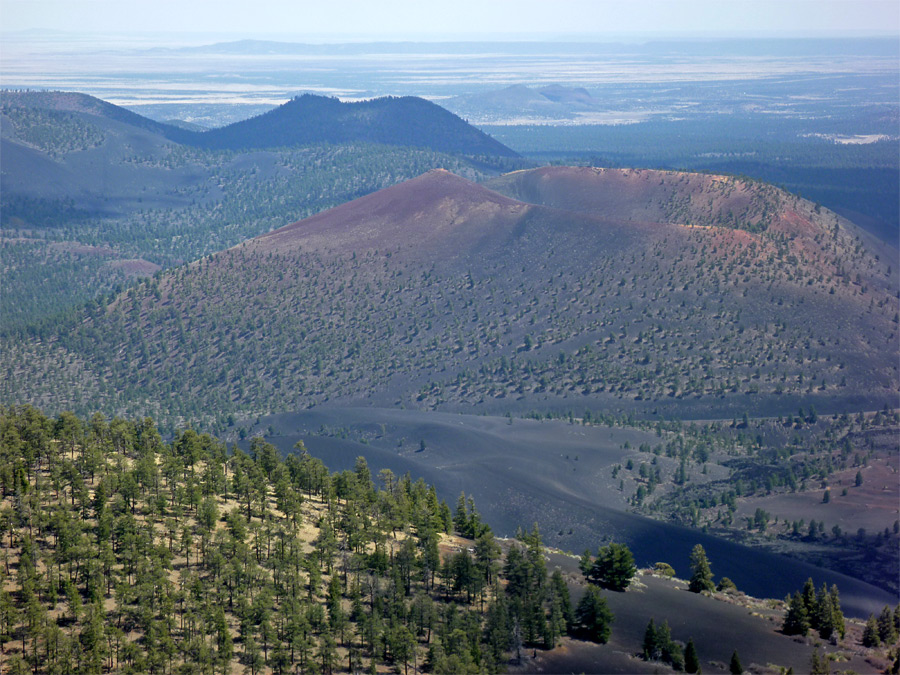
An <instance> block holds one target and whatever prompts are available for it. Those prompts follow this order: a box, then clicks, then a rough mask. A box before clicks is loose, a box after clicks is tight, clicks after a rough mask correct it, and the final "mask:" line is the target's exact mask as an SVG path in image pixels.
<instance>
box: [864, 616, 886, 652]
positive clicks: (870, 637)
mask: <svg viewBox="0 0 900 675" xmlns="http://www.w3.org/2000/svg"><path fill="white" fill-rule="evenodd" d="M862 643H863V647H879V646H881V637H880V636H879V635H878V622H877V620H876V619H875V615H874V614H869V619H868V621H866V627H865V628H864V629H863V634H862Z"/></svg>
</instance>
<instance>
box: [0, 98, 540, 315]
mask: <svg viewBox="0 0 900 675" xmlns="http://www.w3.org/2000/svg"><path fill="white" fill-rule="evenodd" d="M304 101H305V102H304V103H302V104H301V105H299V106H298V105H288V106H287V110H282V111H280V112H279V111H275V112H273V114H272V115H270V116H269V117H267V118H266V120H264V121H263V124H270V123H271V124H273V125H274V126H273V127H271V128H270V129H269V132H268V133H269V134H270V135H269V137H268V138H269V140H268V141H265V143H267V144H269V145H275V146H279V147H277V148H275V149H271V148H269V149H256V150H243V151H237V150H214V149H207V148H203V147H198V145H202V143H201V141H205V139H207V138H212V139H215V138H218V139H219V145H222V143H223V139H225V140H228V142H229V143H230V142H235V143H237V144H238V145H241V143H240V142H239V141H240V140H241V139H242V138H244V135H243V134H244V133H245V132H246V133H247V134H248V136H247V138H246V143H245V145H254V144H257V143H259V142H262V141H261V137H260V134H259V133H258V132H259V124H260V122H259V121H255V122H254V121H250V122H248V123H247V125H246V127H247V128H245V126H240V127H238V128H237V129H232V128H228V129H224V130H221V129H220V130H217V131H214V132H206V133H208V134H214V135H213V136H209V137H208V136H207V135H206V134H205V133H199V132H195V131H185V130H184V129H179V128H176V127H173V126H171V125H164V124H160V123H157V122H153V121H152V120H148V119H146V118H143V117H141V116H139V115H136V114H134V113H132V112H130V111H128V110H125V109H123V108H120V107H117V106H114V105H111V104H109V103H106V102H104V101H100V100H99V99H96V98H93V97H90V96H86V95H82V94H74V93H65V92H4V93H3V98H2V102H0V153H2V157H3V160H2V167H3V170H2V172H0V228H2V241H0V246H2V248H3V252H2V259H3V261H2V264H0V283H2V285H3V289H4V300H5V302H4V303H2V305H0V326H2V331H4V332H18V331H20V330H24V329H25V328H26V327H27V328H28V329H29V330H35V327H36V325H37V324H40V323H44V322H46V321H49V320H51V319H52V318H53V317H56V316H58V315H59V314H60V313H66V312H68V311H71V310H72V309H73V308H74V307H75V306H76V305H78V304H83V303H84V302H86V301H92V300H95V299H96V298H97V297H98V296H99V295H101V294H103V293H109V292H113V291H114V290H115V289H117V288H121V287H122V286H123V285H125V284H127V283H129V282H130V278H131V277H133V276H135V275H137V276H141V275H146V274H147V271H148V270H151V271H152V270H154V269H157V268H158V267H163V268H167V267H172V266H174V265H180V264H183V263H184V262H186V261H189V260H195V259H197V258H199V257H201V256H203V255H207V254H210V253H213V252H215V251H219V250H221V249H223V248H227V247H229V246H232V245H234V244H236V243H238V242H240V241H243V240H245V239H249V238H252V237H254V236H257V235H259V234H262V233H264V232H267V231H269V230H272V229H274V228H276V227H280V226H282V225H284V224H285V223H289V222H291V221H292V220H296V219H297V218H302V217H305V216H308V215H311V214H314V213H316V212H318V211H321V210H323V209H326V208H330V207H333V206H335V205H338V204H341V203H343V202H346V201H348V200H351V199H354V198H356V197H359V196H362V195H365V194H367V193H370V192H374V191H376V190H379V189H381V188H384V187H387V186H390V185H393V184H395V183H398V182H401V181H404V180H407V179H409V178H412V177H414V176H417V175H419V174H421V173H422V172H424V171H427V170H428V169H430V168H433V167H436V166H442V167H445V168H447V169H450V170H453V171H456V172H458V173H460V174H462V175H465V176H467V177H468V178H471V179H476V180H477V179H483V178H484V177H487V176H488V175H494V174H496V173H498V172H499V171H501V170H506V169H509V168H513V167H516V166H522V165H524V163H523V161H522V160H519V159H516V158H515V157H510V156H502V157H501V156H497V155H490V154H489V153H490V152H491V149H490V147H488V146H489V145H490V139H488V138H487V137H486V136H484V135H483V134H481V133H480V132H478V131H476V130H475V129H473V128H472V127H469V126H467V125H465V123H463V122H462V121H461V120H459V119H458V118H456V117H454V116H453V115H450V114H449V113H446V112H445V111H442V110H440V109H438V108H436V106H433V105H432V104H430V103H426V102H424V101H420V102H417V101H414V100H402V101H400V100H391V101H388V100H385V101H382V102H380V103H378V102H369V103H370V104H371V107H373V108H378V109H379V110H380V112H379V113H378V115H375V116H374V117H371V116H370V117H367V118H366V119H362V118H361V117H360V116H359V115H358V114H357V113H359V112H360V111H364V110H366V109H367V108H365V106H357V107H355V108H352V110H355V111H356V113H354V114H355V115H356V119H355V121H352V122H351V121H348V118H346V115H345V117H344V118H341V119H338V118H335V119H334V120H333V125H332V127H333V128H337V127H340V128H342V129H344V130H345V131H348V134H345V136H343V137H342V138H345V139H346V138H349V136H351V135H352V136H353V140H351V141H346V142H338V141H339V140H340V139H337V138H336V137H335V136H333V135H326V132H327V131H328V128H332V127H328V125H327V124H326V123H325V118H324V117H322V115H326V116H327V115H330V114H332V113H334V114H336V115H338V116H340V115H342V114H344V113H342V111H344V112H346V111H347V110H349V108H345V107H344V106H343V104H340V103H339V102H337V101H336V100H331V99H322V98H319V99H315V100H313V99H310V98H306V99H304ZM323 106H324V107H323ZM379 106H380V107H379ZM421 106H424V107H425V109H423V110H419V108H420V107H421ZM298 107H299V108H302V109H303V110H305V111H306V113H304V114H306V117H305V118H303V116H302V115H300V114H299V113H300V112H302V111H298ZM314 108H315V109H319V113H321V114H320V115H319V120H318V123H317V124H319V126H315V127H314V126H312V125H311V118H310V117H309V114H307V113H309V112H310V111H311V110H312V109H314ZM401 109H402V110H407V111H415V116H416V118H417V119H418V120H419V122H420V123H421V125H422V126H421V127H420V131H421V130H423V129H424V130H425V131H426V132H427V133H428V134H429V135H430V136H432V137H434V138H435V139H437V140H436V144H441V143H443V145H444V146H446V147H455V146H453V143H454V139H465V138H469V139H470V140H472V141H473V143H474V145H471V147H470V148H469V149H471V150H473V151H476V150H477V151H478V152H484V153H488V154H480V155H478V156H477V157H470V156H464V155H462V154H453V153H446V152H439V151H436V150H433V149H429V148H427V147H415V148H414V147H409V146H404V145H385V144H383V143H377V142H375V140H374V139H376V138H381V137H384V138H385V140H386V141H387V140H390V141H391V142H394V141H396V142H401V143H402V142H403V141H404V139H403V138H402V137H401V136H402V135H398V129H397V128H396V125H395V126H394V127H391V129H392V131H391V133H392V134H393V135H392V136H391V137H390V138H388V137H387V135H385V134H382V133H381V132H380V131H379V125H382V126H384V125H385V123H386V120H387V122H390V123H395V122H396V121H397V120H402V119H403V114H401ZM323 111H324V112H323ZM376 118H377V119H376ZM279 125H280V126H279ZM334 125H337V126H334ZM406 126H407V127H408V128H409V129H415V125H414V124H411V123H408V122H407V123H406ZM445 126H446V129H444V127H445ZM325 127H328V128H325ZM254 130H256V131H254ZM279 130H280V131H279ZM297 130H300V131H301V132H303V133H304V134H305V136H304V137H303V139H299V138H298V137H297V133H295V132H297ZM282 131H283V132H284V134H286V135H284V136H279V135H278V134H279V133H281V132H282ZM349 131H352V134H349ZM223 134H224V135H223ZM291 134H293V135H291ZM262 135H263V136H265V134H262ZM301 140H302V141H303V142H304V143H306V144H305V145H302V146H298V145H296V144H295V142H299V141H301ZM413 140H416V142H420V141H421V140H422V139H421V138H417V139H413ZM438 141H440V143H439V142H438ZM468 142H469V141H465V142H464V143H461V144H459V145H458V149H460V150H463V149H465V147H464V146H466V143H468ZM479 143H480V145H479ZM422 145H425V146H427V145H428V143H425V142H422ZM466 147H468V146H466ZM501 152H502V153H505V154H506V155H508V154H509V153H508V152H506V150H505V149H501ZM131 261H137V263H132V262H131ZM123 266H124V267H123ZM123 269H127V270H128V271H127V273H123V272H122V270H123Z"/></svg>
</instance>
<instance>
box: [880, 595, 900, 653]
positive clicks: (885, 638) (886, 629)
mask: <svg viewBox="0 0 900 675" xmlns="http://www.w3.org/2000/svg"><path fill="white" fill-rule="evenodd" d="M878 638H879V639H880V640H881V642H882V643H883V644H885V645H892V644H894V643H895V642H896V641H897V629H896V627H895V626H894V614H893V612H891V608H890V607H888V606H887V605H885V606H884V609H882V610H881V614H880V615H879V616H878Z"/></svg>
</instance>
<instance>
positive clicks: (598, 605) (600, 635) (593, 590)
mask: <svg viewBox="0 0 900 675" xmlns="http://www.w3.org/2000/svg"><path fill="white" fill-rule="evenodd" d="M575 618H576V620H577V622H578V625H579V632H580V633H581V634H582V635H584V636H585V638H586V639H588V640H590V641H592V642H599V643H601V644H605V643H606V642H608V641H609V636H610V632H611V625H612V622H613V620H614V619H613V614H612V612H611V611H610V610H609V608H608V607H607V606H606V599H605V598H604V597H603V593H602V592H601V591H600V589H599V588H597V587H596V586H588V587H587V588H586V589H585V592H584V595H583V596H582V598H581V600H580V601H579V603H578V608H577V609H576V610H575Z"/></svg>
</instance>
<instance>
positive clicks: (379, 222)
mask: <svg viewBox="0 0 900 675" xmlns="http://www.w3.org/2000/svg"><path fill="white" fill-rule="evenodd" d="M532 208H533V207H531V206H528V205H527V204H522V203H520V202H517V201H514V200H512V199H509V198H507V197H503V196H501V195H499V194H497V193H495V192H491V191H490V190H486V189H484V188H482V187H480V186H478V185H475V184H473V183H470V182H469V181H467V180H465V179H463V178H460V177H458V176H456V175H454V174H452V173H450V172H449V171H445V170H443V169H434V170H432V171H429V172H428V173H426V174H423V175H422V176H419V177H417V178H413V179H412V180H409V181H406V182H405V183H401V184H400V185H395V186H393V187H390V188H387V189H385V190H381V191H379V192H376V193H374V194H371V195H367V196H365V197H361V198H360V199H356V200H354V201H352V202H349V203H347V204H343V205H341V206H338V207H336V208H333V209H330V210H328V211H324V212H323V213H320V214H317V215H315V216H312V217H311V218H307V219H305V220H302V221H300V222H297V223H293V224H291V225H287V226H285V227H282V228H280V229H278V230H275V231H274V232H271V233H269V234H266V235H263V236H262V237H259V238H257V239H255V240H254V241H253V242H252V245H253V246H255V247H256V249H257V250H261V251H270V250H272V251H278V252H285V251H290V250H294V249H297V248H301V247H302V248H303V249H304V250H314V251H319V252H333V253H343V252H348V251H366V250H381V251H384V252H389V251H390V252H393V251H397V250H404V249H405V250H414V251H417V252H419V253H421V252H423V250H428V251H432V252H433V253H435V254H441V255H448V256H452V255H453V254H454V252H455V251H464V250H469V249H470V248H475V247H477V244H478V243H479V242H480V241H482V240H483V239H486V238H493V237H494V236H496V235H497V234H499V233H500V232H502V231H504V230H506V231H508V230H509V228H511V227H512V226H513V225H514V224H515V223H516V222H518V221H519V220H520V219H521V218H522V217H523V216H524V215H525V214H527V213H528V212H529V211H530V210H531V209H532Z"/></svg>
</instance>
